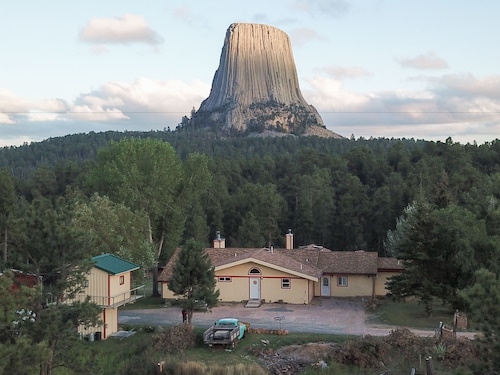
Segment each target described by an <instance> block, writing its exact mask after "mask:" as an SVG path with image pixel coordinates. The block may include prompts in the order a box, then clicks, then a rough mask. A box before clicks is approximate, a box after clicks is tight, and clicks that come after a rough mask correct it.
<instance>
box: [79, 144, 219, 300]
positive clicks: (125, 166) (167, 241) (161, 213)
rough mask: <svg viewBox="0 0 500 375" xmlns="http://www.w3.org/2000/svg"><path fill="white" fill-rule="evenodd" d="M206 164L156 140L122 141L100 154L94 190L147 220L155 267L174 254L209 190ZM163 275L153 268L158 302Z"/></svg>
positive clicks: (92, 183)
mask: <svg viewBox="0 0 500 375" xmlns="http://www.w3.org/2000/svg"><path fill="white" fill-rule="evenodd" d="M209 178H210V174H209V173H208V167H207V160H206V158H205V157H203V156H202V155H199V154H192V155H189V156H188V158H187V160H186V161H185V162H184V164H183V163H182V161H181V160H180V158H179V157H178V156H177V154H176V152H175V150H174V148H173V147H172V146H171V145H170V144H168V143H166V142H163V141H160V140H153V139H142V140H141V139H123V140H121V141H120V142H112V143H110V144H109V146H108V147H106V148H104V149H103V150H101V152H99V155H98V161H97V166H96V168H95V169H93V170H92V171H91V173H90V176H89V183H90V186H91V188H93V189H95V190H97V191H98V192H99V193H100V194H102V195H107V196H109V197H110V198H111V199H112V200H113V201H115V202H117V203H122V204H124V205H126V206H128V207H130V208H131V209H132V210H135V211H143V212H145V213H146V215H147V217H148V228H149V230H148V241H149V243H150V244H151V245H152V246H153V247H154V248H155V251H156V254H155V260H156V263H157V262H158V261H159V260H160V259H161V257H162V252H163V250H164V249H166V250H168V251H171V252H173V250H174V249H175V248H176V247H177V246H178V245H179V243H180V242H181V238H182V233H183V232H184V228H185V220H186V208H187V207H188V204H189V201H190V199H194V198H196V197H197V194H198V193H199V192H200V191H203V190H204V189H206V188H207V185H208V181H209ZM157 277H158V269H157V267H156V266H155V267H153V296H159V295H160V294H159V291H158V283H157Z"/></svg>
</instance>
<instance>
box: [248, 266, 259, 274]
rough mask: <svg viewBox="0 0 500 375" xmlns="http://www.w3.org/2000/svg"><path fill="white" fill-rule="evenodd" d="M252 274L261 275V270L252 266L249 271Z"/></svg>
mask: <svg viewBox="0 0 500 375" xmlns="http://www.w3.org/2000/svg"><path fill="white" fill-rule="evenodd" d="M248 273H249V274H250V275H260V274H261V272H260V270H259V269H258V268H252V269H251V270H250V271H249V272H248Z"/></svg>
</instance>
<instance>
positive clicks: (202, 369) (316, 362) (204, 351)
mask: <svg viewBox="0 0 500 375" xmlns="http://www.w3.org/2000/svg"><path fill="white" fill-rule="evenodd" d="M134 328H135V329H136V330H137V331H138V333H137V334H135V335H133V336H131V337H129V338H127V339H124V340H117V339H108V340H106V341H99V342H92V343H88V342H79V343H78V346H77V348H78V350H79V353H80V354H81V356H82V358H83V360H85V361H86V363H87V365H86V369H87V371H88V372H87V373H88V374H101V375H108V374H109V375H114V374H124V375H135V374H136V375H147V374H158V364H159V363H163V364H162V366H163V372H162V374H168V375H179V374H180V375H261V374H262V375H266V374H281V373H283V372H284V371H286V373H287V374H299V373H300V374H304V375H316V374H322V375H325V374H327V375H329V374H336V375H339V374H340V375H342V374H360V375H361V374H373V373H381V372H383V371H386V370H389V371H391V373H393V374H398V373H409V372H410V369H411V368H416V369H417V371H419V372H420V373H422V371H423V370H424V369H425V362H426V361H425V359H426V358H428V357H429V356H432V357H433V358H434V360H433V361H432V364H433V367H434V369H435V370H437V371H439V372H438V373H439V374H452V373H457V371H460V373H463V374H472V373H473V372H472V370H470V368H471V366H472V367H474V366H477V365H478V363H477V362H476V359H475V358H474V356H475V355H476V354H475V349H474V348H473V346H472V343H471V342H462V341H457V342H443V343H439V342H436V341H435V340H434V339H432V338H418V337H416V336H414V335H412V334H411V333H410V332H409V331H407V330H398V331H395V332H394V333H393V334H391V335H390V336H387V337H380V338H377V337H366V338H356V337H348V336H338V335H321V334H303V333H290V334H288V335H286V336H276V335H268V334H249V335H248V336H247V337H246V338H245V339H243V340H242V341H241V342H240V343H239V344H238V345H237V346H236V348H234V349H232V350H225V349H223V348H218V349H210V348H208V347H207V346H205V345H203V343H202V331H201V330H197V331H196V332H195V342H194V346H193V347H190V348H186V349H184V350H179V349H178V348H177V349H174V348H170V350H168V351H167V350H164V349H162V348H161V347H157V346H156V345H155V343H156V342H157V341H158V337H161V336H162V335H164V334H165V331H164V329H156V330H155V332H145V330H146V331H150V328H146V329H143V328H141V327H138V326H136V327H134ZM181 329H183V328H181ZM167 330H168V328H167ZM170 336H171V335H170ZM177 339H178V340H185V337H184V336H182V337H178V338H177ZM174 342H175V339H174ZM467 368H469V370H468V369H467ZM55 374H60V375H70V374H71V375H72V374H75V372H73V371H72V370H70V369H68V368H61V369H58V370H57V371H56V372H55Z"/></svg>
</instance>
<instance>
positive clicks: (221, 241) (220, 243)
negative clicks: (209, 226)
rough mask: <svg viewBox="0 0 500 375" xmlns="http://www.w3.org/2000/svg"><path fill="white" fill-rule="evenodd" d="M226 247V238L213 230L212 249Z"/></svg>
mask: <svg viewBox="0 0 500 375" xmlns="http://www.w3.org/2000/svg"><path fill="white" fill-rule="evenodd" d="M225 247H226V239H225V238H222V237H221V236H220V232H219V231H217V232H215V239H214V249H224V248H225Z"/></svg>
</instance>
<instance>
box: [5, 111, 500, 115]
mask: <svg viewBox="0 0 500 375" xmlns="http://www.w3.org/2000/svg"><path fill="white" fill-rule="evenodd" d="M190 112H191V111H185V112H181V111H118V112H110V111H33V112H29V111H0V113H3V114H7V115H33V114H59V115H65V114H69V115H71V114H110V115H112V114H117V113H130V114H167V113H170V114H182V113H190ZM318 112H320V113H330V114H331V113H333V114H336V113H338V114H465V115H467V114H470V115H476V114H482V115H484V114H500V111H318Z"/></svg>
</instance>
